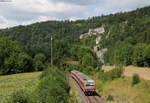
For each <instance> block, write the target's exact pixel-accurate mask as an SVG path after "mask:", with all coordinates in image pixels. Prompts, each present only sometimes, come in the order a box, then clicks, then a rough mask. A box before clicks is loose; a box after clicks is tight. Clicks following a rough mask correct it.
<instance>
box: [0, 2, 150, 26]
mask: <svg viewBox="0 0 150 103" xmlns="http://www.w3.org/2000/svg"><path fill="white" fill-rule="evenodd" d="M0 1H1V0H0ZM148 5H150V0H12V2H0V28H6V27H13V26H16V25H28V24H32V23H35V22H39V21H47V20H64V19H71V20H77V19H87V18H88V17H92V16H100V15H102V14H105V15H106V14H111V13H116V12H124V11H130V10H134V9H136V8H141V7H144V6H148Z"/></svg>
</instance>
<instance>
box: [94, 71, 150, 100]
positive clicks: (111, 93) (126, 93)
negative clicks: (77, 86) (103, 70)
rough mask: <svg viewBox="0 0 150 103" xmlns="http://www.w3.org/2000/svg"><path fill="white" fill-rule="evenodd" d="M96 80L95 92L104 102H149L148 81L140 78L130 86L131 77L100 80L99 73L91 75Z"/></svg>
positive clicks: (149, 90) (149, 85) (149, 82)
mask: <svg viewBox="0 0 150 103" xmlns="http://www.w3.org/2000/svg"><path fill="white" fill-rule="evenodd" d="M93 79H94V80H96V87H97V92H98V93H99V94H101V95H102V96H103V98H104V99H105V100H106V103H150V81H148V80H143V79H142V80H141V82H140V83H139V84H136V85H134V86H132V78H131V77H121V78H118V79H115V80H110V81H106V82H102V81H101V80H100V78H99V73H97V74H95V75H94V76H93Z"/></svg>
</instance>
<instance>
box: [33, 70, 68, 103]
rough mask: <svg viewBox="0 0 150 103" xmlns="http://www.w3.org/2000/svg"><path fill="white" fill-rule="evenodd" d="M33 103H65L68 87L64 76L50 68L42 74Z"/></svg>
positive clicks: (59, 71)
mask: <svg viewBox="0 0 150 103" xmlns="http://www.w3.org/2000/svg"><path fill="white" fill-rule="evenodd" d="M36 92H37V98H36V99H35V103H37V102H38V103H67V102H68V96H69V85H68V82H67V79H66V76H65V74H64V73H63V72H62V71H61V70H59V69H58V68H56V67H51V68H48V69H47V70H45V71H44V72H43V73H42V76H41V81H40V83H39V85H38V87H37V91H36Z"/></svg>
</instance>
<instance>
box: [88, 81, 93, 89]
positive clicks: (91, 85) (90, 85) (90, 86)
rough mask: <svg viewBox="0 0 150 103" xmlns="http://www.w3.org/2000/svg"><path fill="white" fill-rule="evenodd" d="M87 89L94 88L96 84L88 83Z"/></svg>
mask: <svg viewBox="0 0 150 103" xmlns="http://www.w3.org/2000/svg"><path fill="white" fill-rule="evenodd" d="M86 88H94V83H93V82H92V83H90V82H89V83H87V84H86Z"/></svg>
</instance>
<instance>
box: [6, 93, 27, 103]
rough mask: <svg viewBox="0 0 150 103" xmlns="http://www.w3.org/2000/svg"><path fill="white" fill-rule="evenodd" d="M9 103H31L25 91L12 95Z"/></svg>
mask: <svg viewBox="0 0 150 103" xmlns="http://www.w3.org/2000/svg"><path fill="white" fill-rule="evenodd" d="M8 103H30V98H29V95H28V94H27V93H26V92H25V91H24V90H20V91H17V92H14V93H13V94H12V95H11V97H10V99H9V101H8Z"/></svg>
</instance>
